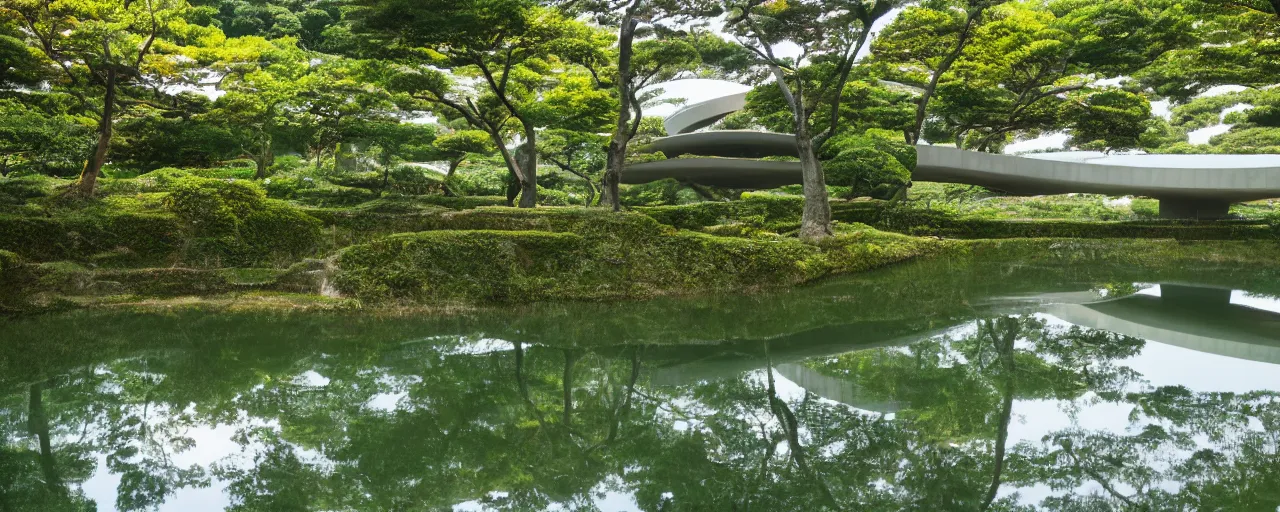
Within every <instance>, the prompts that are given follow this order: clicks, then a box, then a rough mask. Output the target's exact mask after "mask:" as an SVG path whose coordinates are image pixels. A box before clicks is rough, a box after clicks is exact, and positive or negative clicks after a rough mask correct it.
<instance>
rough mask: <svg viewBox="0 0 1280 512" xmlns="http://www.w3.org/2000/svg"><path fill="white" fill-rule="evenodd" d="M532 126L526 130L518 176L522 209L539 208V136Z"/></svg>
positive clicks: (527, 126) (526, 127) (528, 126)
mask: <svg viewBox="0 0 1280 512" xmlns="http://www.w3.org/2000/svg"><path fill="white" fill-rule="evenodd" d="M533 130H534V128H533V126H531V125H526V126H525V129H524V139H525V140H524V154H523V155H522V156H523V158H521V160H522V161H521V162H520V170H521V171H523V172H521V173H520V174H517V175H516V178H518V179H519V180H520V203H519V207H520V208H537V207H538V151H537V149H536V148H537V142H538V139H537V137H538V134H537V132H535V131H533Z"/></svg>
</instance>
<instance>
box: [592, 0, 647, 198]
mask: <svg viewBox="0 0 1280 512" xmlns="http://www.w3.org/2000/svg"><path fill="white" fill-rule="evenodd" d="M639 25H640V22H639V21H638V20H636V19H634V18H632V17H631V12H630V11H629V10H628V11H627V13H626V14H625V15H624V16H623V18H622V25H621V28H620V29H619V31H618V99H619V102H618V103H619V105H620V106H619V108H618V125H617V127H615V129H614V132H613V140H611V141H610V142H609V152H608V156H607V157H606V159H605V162H606V166H605V170H604V179H603V180H601V185H602V188H603V191H602V192H601V193H602V194H603V195H602V200H601V201H600V202H601V204H604V203H605V202H606V201H607V202H608V204H609V207H610V208H613V211H615V212H616V211H619V210H621V209H622V202H621V199H620V198H619V197H618V184H619V183H620V182H621V181H622V167H623V165H624V164H625V163H626V159H627V145H628V144H630V143H631V136H632V135H634V134H633V133H631V104H630V101H629V98H631V55H632V42H633V41H634V40H635V34H636V27H637V26H639Z"/></svg>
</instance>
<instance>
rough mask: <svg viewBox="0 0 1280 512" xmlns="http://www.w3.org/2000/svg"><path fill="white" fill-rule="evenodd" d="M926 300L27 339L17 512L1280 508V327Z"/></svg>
mask: <svg viewBox="0 0 1280 512" xmlns="http://www.w3.org/2000/svg"><path fill="white" fill-rule="evenodd" d="M926 270H927V269H925V270H921V269H915V270H910V269H905V268H904V269H900V270H894V271H891V272H887V273H884V274H882V275H879V276H872V277H868V278H865V279H863V278H860V280H855V281H843V282H836V283H830V284H828V285H825V286H822V287H817V288H815V289H812V290H806V291H804V292H798V294H791V295H786V296H785V297H783V298H778V297H752V298H733V299H721V300H722V301H729V302H719V303H715V304H712V305H707V304H704V303H684V307H683V309H686V310H693V311H702V312H703V314H702V315H701V316H702V321H703V323H702V324H700V325H698V324H695V323H693V320H692V319H695V318H696V317H697V316H698V315H693V316H690V317H689V318H690V319H691V320H690V323H683V322H684V320H682V319H683V318H685V317H684V316H682V315H678V314H667V315H666V316H665V318H660V319H659V318H651V317H647V316H646V315H647V314H652V312H653V311H659V312H664V313H668V312H675V311H680V310H681V306H680V304H681V303H680V302H679V301H673V302H666V303H656V304H647V305H643V306H636V305H631V306H629V307H628V308H624V309H618V310H616V311H615V313H616V315H617V316H622V315H625V319H624V320H615V321H621V322H623V323H609V322H604V323H595V322H597V321H595V320H590V319H592V318H601V316H600V312H601V310H599V309H594V308H597V306H586V305H583V306H556V307H558V308H559V307H564V308H567V309H553V310H540V311H535V312H530V314H534V313H536V314H535V317H532V318H526V317H506V318H502V319H500V321H499V320H493V319H492V315H489V316H488V317H486V316H485V315H477V317H478V318H473V319H457V318H451V319H403V318H386V319H370V318H356V317H330V316H314V315H306V316H300V315H264V314H233V313H227V314H222V315H212V316H211V315H206V314H201V313H198V312H192V311H179V312H175V313H172V314H168V315H150V314H147V315H140V314H110V313H93V312H81V313H74V314H69V315H63V316H58V317H41V318H36V319H27V320H22V321H15V322H12V323H9V324H6V325H4V326H0V334H2V335H3V336H4V339H6V340H10V343H9V344H8V345H6V347H5V348H4V349H3V352H0V353H2V354H3V355H4V358H3V360H4V361H5V365H6V366H5V367H3V368H2V369H4V370H5V373H4V374H3V376H2V377H0V384H2V387H0V389H2V390H3V393H0V511H27V510H33V511H34V510H41V511H43V510H92V509H94V507H96V508H97V509H98V510H151V509H156V508H159V509H161V510H222V509H224V508H226V509H231V510H243V511H259V510H261V511H266V510H272V511H275V510H546V509H552V510H556V509H559V510H566V509H567V510H646V511H648V510H655V511H656V510H824V509H835V510H1033V509H1044V510H1274V509H1275V507H1276V506H1277V505H1278V504H1280V470H1278V469H1277V468H1280V464H1277V462H1278V460H1280V459H1278V458H1277V449H1278V446H1277V445H1278V444H1280V403H1278V401H1277V393H1276V390H1277V389H1280V372H1276V371H1275V369H1276V367H1275V366H1272V365H1271V364H1267V363H1268V362H1273V361H1271V360H1268V359H1266V358H1265V357H1251V356H1250V354H1254V352H1248V351H1244V349H1242V348H1241V347H1255V348H1260V349H1274V348H1275V347H1277V346H1280V340H1277V338H1276V336H1277V333H1278V332H1280V330H1277V329H1275V326H1276V324H1275V322H1276V318H1277V316H1278V315H1277V314H1276V313H1274V312H1271V311H1267V309H1272V310H1280V302H1278V301H1274V300H1272V299H1267V298H1265V297H1259V296H1251V297H1249V299H1250V302H1251V305H1250V306H1244V305H1241V304H1239V303H1238V302H1239V300H1237V299H1238V298H1240V297H1243V295H1241V294H1240V293H1239V292H1236V293H1235V294H1234V295H1233V293H1232V292H1230V291H1224V290H1223V289H1222V288H1220V286H1222V284H1223V282H1222V281H1218V282H1211V283H1208V284H1209V285H1208V286H1198V287H1189V286H1188V285H1187V282H1186V281H1176V282H1174V281H1166V284H1163V285H1154V284H1151V285H1143V284H1133V283H1134V282H1135V281H1129V282H1128V283H1123V282H1120V281H1115V280H1094V281H1090V282H1071V281H1069V280H1063V279H1055V280H1054V283H1055V284H1054V285H1053V286H1038V288H1039V290H1037V289H1035V288H1037V287H1036V286H1033V285H1029V284H1027V283H1026V282H1024V281H1018V282H1010V284H1009V285H1008V286H1004V287H1001V286H998V285H993V284H992V282H991V281H990V280H984V279H981V278H978V279H976V280H975V281H973V283H979V284H974V285H970V284H963V283H962V284H956V283H951V284H948V285H942V286H935V287H931V288H922V289H919V290H916V291H912V290H910V289H908V287H910V286H914V285H913V284H911V283H910V282H907V281H904V280H902V279H901V277H902V275H903V273H910V272H923V271H926ZM930 272H932V271H930ZM977 272H978V271H976V270H975V271H974V273H977ZM1003 272H1006V273H1007V272H1008V269H1005V270H1004V271H1003ZM912 275H916V274H912ZM1059 277H1060V276H1059ZM1202 277H1203V276H1202ZM1209 277H1212V276H1209ZM1116 283H1120V284H1116ZM1170 283H1176V284H1170ZM869 290H878V291H880V294H879V295H878V298H877V299H876V300H871V299H862V298H860V297H865V296H867V295H868V291H869ZM1226 290H1230V288H1226ZM890 292H892V293H893V294H896V295H894V296H895V297H897V298H892V299H886V298H885V297H888V296H890ZM1233 297H1234V298H1233ZM784 299H785V300H784ZM876 302H880V303H881V304H879V305H877V304H876ZM861 306H865V307H861ZM574 307H578V308H581V309H578V310H577V311H578V313H571V312H570V311H572V308H574ZM647 308H652V309H647ZM779 310H783V311H786V312H789V313H791V314H792V315H793V316H794V318H793V319H792V320H790V321H787V320H785V319H784V317H783V315H781V314H780V313H779ZM711 311H720V312H726V311H727V312H732V313H735V314H739V317H738V318H739V320H738V324H745V325H735V324H734V322H732V321H730V319H728V318H725V319H723V320H721V319H717V318H716V317H715V316H714V314H709V313H707V312H711ZM751 311H756V312H758V314H757V315H754V316H747V315H744V314H743V313H744V312H751ZM838 311H843V313H839V312H838ZM1073 315H1075V316H1073ZM486 318H488V319H486ZM673 324H674V325H673ZM536 326H544V327H542V328H536ZM620 326H630V327H631V329H630V330H628V329H624V328H620ZM1142 329H1149V330H1142ZM459 333H461V334H459ZM1165 336H1173V337H1172V338H1166V337H1165ZM663 337H668V338H672V339H671V342H670V343H666V344H663V343H657V341H658V340H659V339H661V338H663ZM1191 339H1194V340H1201V341H1204V340H1212V342H1213V343H1209V342H1204V343H1200V344H1193V343H1190V342H1188V341H1187V340H1191ZM1214 343H1216V344H1214ZM42 347H43V348H44V349H40V348H42ZM59 347H62V348H61V350H62V351H61V352H59ZM1224 347H1225V348H1224ZM1197 351H1199V352H1197ZM1204 352H1212V353H1213V354H1217V355H1207V354H1204ZM1188 361H1192V363H1188ZM1178 365H1181V367H1182V368H1188V369H1189V370H1190V371H1186V372H1182V373H1176V374H1169V373H1168V372H1166V373H1164V374H1161V375H1160V376H1159V377H1152V375H1153V374H1156V373H1159V372H1160V371H1161V370H1162V369H1166V370H1167V368H1170V367H1175V366H1178ZM1228 377H1230V378H1232V379H1235V380H1234V382H1235V383H1236V384H1235V385H1233V386H1231V387H1230V388H1229V389H1224V388H1223V387H1222V386H1219V385H1218V384H1219V383H1220V381H1221V379H1224V378H1228Z"/></svg>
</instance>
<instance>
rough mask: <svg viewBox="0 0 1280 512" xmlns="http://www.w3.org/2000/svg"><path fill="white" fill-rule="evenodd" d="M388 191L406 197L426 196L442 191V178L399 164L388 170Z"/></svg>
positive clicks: (419, 168) (417, 168)
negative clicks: (406, 195) (405, 195)
mask: <svg viewBox="0 0 1280 512" xmlns="http://www.w3.org/2000/svg"><path fill="white" fill-rule="evenodd" d="M390 173H391V174H390V176H389V178H390V180H389V182H390V183H389V184H388V185H389V186H388V189H389V190H390V191H391V192H396V193H399V194H408V195H419V196H420V195H427V194H434V193H437V192H440V191H441V190H443V189H444V176H442V175H440V173H438V172H435V171H433V170H430V169H424V168H422V167H419V166H416V165H409V164H401V165H397V166H395V167H392V168H391V170H390Z"/></svg>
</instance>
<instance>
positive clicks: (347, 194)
mask: <svg viewBox="0 0 1280 512" xmlns="http://www.w3.org/2000/svg"><path fill="white" fill-rule="evenodd" d="M303 180H304V181H305V180H306V178H303ZM293 196H294V199H295V200H297V201H298V202H299V203H303V204H306V205H309V206H319V207H331V206H353V205H357V204H360V203H363V202H366V201H372V200H374V199H377V198H378V193H377V192H374V191H372V190H365V189H362V188H351V187H336V186H329V187H323V188H321V187H315V188H305V189H302V188H300V189H298V190H296V191H294V194H293Z"/></svg>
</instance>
